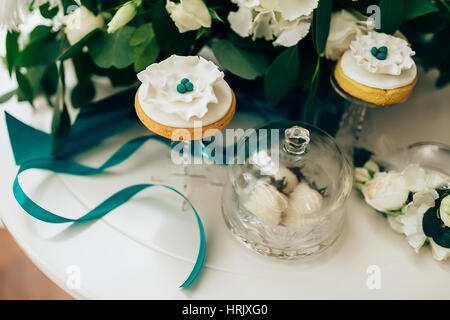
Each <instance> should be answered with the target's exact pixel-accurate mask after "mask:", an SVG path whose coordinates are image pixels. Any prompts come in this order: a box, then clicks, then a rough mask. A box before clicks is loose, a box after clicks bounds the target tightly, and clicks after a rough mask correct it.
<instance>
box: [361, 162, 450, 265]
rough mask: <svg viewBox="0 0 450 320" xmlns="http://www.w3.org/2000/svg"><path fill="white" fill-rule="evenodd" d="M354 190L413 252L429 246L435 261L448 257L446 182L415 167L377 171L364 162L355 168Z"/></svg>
mask: <svg viewBox="0 0 450 320" xmlns="http://www.w3.org/2000/svg"><path fill="white" fill-rule="evenodd" d="M355 186H356V188H357V189H358V190H360V191H361V193H362V194H363V196H364V200H365V201H366V203H367V204H368V205H369V206H371V207H372V208H374V209H375V210H376V211H378V212H380V213H381V214H383V215H384V216H385V217H386V218H387V220H388V222H389V225H390V226H391V228H392V229H393V230H395V231H396V232H398V233H401V234H403V235H405V236H406V240H407V241H408V243H409V244H410V245H411V247H413V248H414V250H415V251H416V252H419V249H420V248H421V247H422V246H424V245H425V244H429V245H430V246H431V249H432V254H433V257H434V258H435V259H436V260H438V261H443V260H446V259H448V258H449V257H450V179H449V177H448V176H445V175H443V174H440V173H438V172H432V171H427V170H425V169H424V168H422V167H421V166H419V165H417V164H410V165H408V166H407V167H406V168H405V169H404V170H403V171H401V172H400V171H395V170H391V171H380V167H379V165H378V164H377V163H376V162H374V161H373V160H368V161H367V162H365V163H364V165H363V166H362V167H357V168H355Z"/></svg>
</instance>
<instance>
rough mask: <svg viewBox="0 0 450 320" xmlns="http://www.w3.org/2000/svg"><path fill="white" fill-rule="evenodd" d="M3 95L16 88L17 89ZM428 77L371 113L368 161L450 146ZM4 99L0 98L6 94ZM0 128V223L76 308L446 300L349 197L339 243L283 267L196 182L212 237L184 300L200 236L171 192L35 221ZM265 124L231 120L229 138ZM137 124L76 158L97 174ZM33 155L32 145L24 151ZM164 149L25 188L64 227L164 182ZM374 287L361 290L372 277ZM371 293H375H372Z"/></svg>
mask: <svg viewBox="0 0 450 320" xmlns="http://www.w3.org/2000/svg"><path fill="white" fill-rule="evenodd" d="M5 79H6V75H5V73H4V72H3V73H2V74H1V77H0V80H2V83H5V84H7V85H6V87H4V88H5V91H6V90H7V88H8V86H9V87H13V86H14V84H13V83H12V82H8V81H9V80H5ZM433 79H434V76H433V75H426V76H422V77H421V78H420V81H419V84H418V87H417V90H416V91H415V93H414V96H413V97H412V98H411V99H410V100H409V101H408V102H407V103H405V104H402V105H398V106H395V107H394V108H391V109H388V110H382V111H371V112H370V113H369V115H368V118H367V120H366V124H365V128H364V132H363V137H362V141H363V144H364V145H365V146H367V147H368V148H370V149H372V150H375V151H376V150H377V148H384V147H385V146H386V145H385V144H383V143H379V142H377V141H379V140H378V139H379V137H380V135H384V136H385V137H386V138H387V139H384V140H383V141H389V142H390V143H392V141H394V142H395V143H396V145H397V146H407V145H409V144H410V143H413V142H417V141H438V142H443V143H447V144H448V143H450V125H449V123H450V109H449V108H448V107H449V105H448V101H450V87H448V88H446V89H444V90H440V91H438V90H436V89H434V87H433V83H432V80H433ZM2 91H3V90H2ZM2 108H6V109H7V110H8V111H9V112H11V113H12V114H13V115H15V116H17V117H19V118H21V119H23V120H24V121H27V122H29V123H32V124H33V125H34V126H36V127H38V128H41V129H48V127H49V119H50V114H49V112H48V110H47V111H46V110H40V111H37V112H32V111H31V110H30V108H29V107H27V106H26V104H25V105H18V104H17V102H15V101H10V102H8V103H7V104H6V107H2ZM0 122H1V123H2V125H1V126H0V130H1V133H0V150H2V157H0V170H1V177H2V179H1V181H0V201H1V203H2V206H1V207H0V215H1V218H2V220H3V223H4V225H5V226H6V228H7V229H8V230H9V232H10V233H11V234H12V236H13V237H14V238H15V239H16V241H17V243H18V244H19V245H20V247H21V248H22V250H23V251H24V252H25V253H26V254H27V255H28V256H29V257H30V259H31V260H32V261H33V262H34V263H35V264H36V265H37V266H38V267H39V268H40V269H41V270H42V271H43V272H44V273H45V274H46V275H47V276H48V277H49V278H50V279H52V280H53V281H54V282H55V283H56V284H58V285H59V286H60V287H61V288H63V289H64V290H65V291H67V292H68V293H69V294H71V295H72V296H73V297H75V298H80V299H349V298H354V299H397V298H402V299H416V298H417V299H418V298H424V299H429V298H446V299H448V298H450V289H449V288H450V277H449V276H448V275H449V271H450V262H444V263H439V262H436V261H434V260H433V259H432V257H431V252H430V249H429V248H426V247H424V248H422V249H421V251H420V253H419V254H416V253H415V252H414V250H413V249H412V248H411V247H410V246H409V245H408V243H407V241H406V240H405V239H404V237H402V236H401V235H398V234H396V233H395V232H394V231H392V230H391V229H390V228H389V226H388V224H387V221H386V219H384V218H383V217H382V216H381V215H379V214H377V213H375V212H374V211H373V210H371V209H370V208H369V207H367V206H366V205H365V203H364V201H363V200H362V199H361V197H360V196H359V194H357V193H356V192H353V194H352V197H351V199H350V201H349V204H348V210H347V211H348V214H347V218H346V224H345V228H344V232H343V234H342V236H341V237H340V238H339V240H338V241H337V243H336V244H335V245H334V246H333V247H332V248H331V249H330V250H329V251H327V252H325V253H324V254H323V255H321V256H318V257H316V258H314V259H308V260H306V261H304V260H299V261H293V262H283V261H278V260H275V259H272V258H267V257H262V256H259V255H257V254H255V253H253V252H251V251H250V250H248V249H246V248H244V247H242V246H241V245H240V244H239V243H238V242H237V241H235V240H234V238H233V237H232V236H231V234H230V233H229V232H228V230H227V228H226V227H225V224H224V222H223V218H222V213H221V209H220V204H221V187H220V186H213V185H209V186H206V185H205V180H203V179H198V181H196V179H193V181H192V185H191V186H192V187H195V188H196V192H195V193H194V194H193V195H192V202H193V203H194V205H195V206H196V208H197V209H198V211H199V214H200V215H201V217H202V219H203V222H204V225H205V229H206V233H207V252H206V260H205V265H204V268H203V270H202V271H201V273H200V275H199V277H198V279H197V280H196V281H195V283H194V284H193V285H192V286H191V287H190V288H188V289H180V288H178V287H179V285H180V284H181V283H182V282H183V281H184V280H185V278H186V277H187V276H188V274H189V272H190V270H191V268H192V267H193V264H194V258H195V254H196V252H197V250H198V231H197V227H196V224H195V220H194V216H193V214H192V213H191V212H182V211H181V210H180V200H179V199H178V198H176V196H175V195H174V194H173V193H170V192H169V191H163V190H157V189H150V190H148V191H145V192H142V194H140V195H138V196H137V197H136V198H134V199H133V200H131V201H129V203H127V204H126V205H124V206H122V207H120V208H118V209H117V210H115V211H114V212H113V213H110V214H109V215H108V216H106V217H104V218H103V219H101V220H98V221H95V222H91V223H85V224H78V225H70V224H64V225H54V224H47V223H44V222H41V221H37V220H36V219H34V218H33V217H31V216H29V215H28V214H27V213H26V212H24V211H23V210H22V209H21V207H20V206H19V205H18V204H17V203H16V201H15V199H14V197H13V194H12V182H13V179H14V177H15V175H16V172H17V169H18V168H17V167H16V166H15V164H14V161H13V156H12V152H11V148H10V145H9V140H8V136H7V132H6V128H5V125H4V115H3V112H2V115H1V119H0ZM244 122H245V123H246V125H247V126H248V125H249V124H256V123H260V120H258V119H255V118H251V117H250V116H249V115H244V114H238V115H237V117H236V118H235V122H234V124H233V126H240V125H241V124H242V123H244ZM147 133H148V132H147V131H146V130H145V129H144V128H143V127H141V126H139V125H138V124H130V125H129V126H128V127H127V128H126V129H125V130H124V131H123V132H121V133H120V134H119V135H116V136H114V137H112V138H109V139H107V140H105V141H104V142H102V143H101V144H100V145H99V146H98V147H96V148H93V149H92V150H89V151H87V152H84V153H81V154H79V155H77V156H76V158H75V160H77V161H79V162H82V163H84V164H88V165H99V164H100V163H102V161H104V160H105V159H106V158H107V157H108V156H109V155H110V154H112V153H113V152H114V151H115V150H116V149H117V148H118V147H119V146H120V145H121V144H122V143H124V142H125V141H127V140H128V139H129V138H132V137H135V136H139V135H143V134H147ZM30 143H32V141H30ZM165 148H166V147H164V146H162V145H160V144H159V143H157V142H148V143H147V144H146V145H145V146H144V147H143V148H142V149H141V150H139V151H138V152H137V154H136V155H135V156H134V157H133V158H131V159H130V160H129V161H127V162H125V163H124V164H121V165H119V166H118V167H116V168H114V169H112V170H111V172H110V173H107V174H102V175H98V176H94V177H88V178H86V177H85V178H81V177H71V176H64V175H57V174H53V173H47V172H42V171H37V170H31V171H30V172H27V173H24V174H23V175H22V176H21V183H22V185H23V187H24V189H25V191H26V192H27V193H28V194H29V195H30V197H31V198H32V199H33V200H34V201H36V202H38V203H39V204H40V205H41V206H43V207H45V208H47V209H50V210H51V211H53V212H56V213H58V214H60V215H64V216H67V217H79V216H81V215H82V214H83V213H84V212H87V211H88V210H89V209H92V208H93V207H94V206H96V205H97V204H99V203H100V202H101V201H103V200H104V199H105V198H106V197H108V196H109V195H111V194H112V193H113V192H115V191H117V190H119V189H120V188H122V187H125V186H128V185H130V184H134V183H145V182H148V181H149V178H150V177H151V176H152V175H154V174H157V172H158V171H159V170H162V168H161V166H162V165H163V163H164V157H166V156H167V150H166V149H165ZM371 266H377V267H378V268H379V269H378V268H377V267H376V268H375V270H379V271H380V276H381V278H380V280H381V282H380V283H381V287H380V288H378V289H377V288H373V287H372V286H370V285H369V286H368V285H367V282H368V279H369V280H370V277H371V276H373V274H371V272H372V271H371V270H373V268H372V267H371ZM369 282H370V281H369Z"/></svg>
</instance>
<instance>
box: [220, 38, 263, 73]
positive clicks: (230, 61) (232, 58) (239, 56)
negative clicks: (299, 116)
mask: <svg viewBox="0 0 450 320" xmlns="http://www.w3.org/2000/svg"><path fill="white" fill-rule="evenodd" d="M212 49H213V51H214V55H215V56H216V58H217V60H219V63H220V64H221V65H222V67H224V68H225V69H227V70H228V71H230V72H231V73H233V74H235V75H237V76H239V77H241V78H244V79H247V80H253V79H255V78H257V77H259V76H261V75H263V74H264V72H265V71H266V69H267V67H268V65H269V61H268V59H267V57H266V55H265V54H264V53H262V52H256V51H249V50H245V49H242V48H239V47H237V46H235V45H234V44H233V43H231V42H230V41H229V40H226V39H223V40H216V41H214V42H213V45H212Z"/></svg>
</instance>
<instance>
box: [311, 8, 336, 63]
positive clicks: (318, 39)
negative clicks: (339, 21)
mask: <svg viewBox="0 0 450 320" xmlns="http://www.w3.org/2000/svg"><path fill="white" fill-rule="evenodd" d="M332 10H333V2H332V0H320V1H319V6H318V7H317V10H316V11H315V12H314V24H313V37H314V46H315V48H316V50H317V53H319V54H321V53H323V52H324V51H325V47H326V44H327V39H328V34H329V32H330V21H331V13H332Z"/></svg>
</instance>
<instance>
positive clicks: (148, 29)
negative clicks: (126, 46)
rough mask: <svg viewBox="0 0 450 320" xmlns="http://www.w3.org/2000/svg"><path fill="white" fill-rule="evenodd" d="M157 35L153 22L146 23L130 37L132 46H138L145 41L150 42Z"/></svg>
mask: <svg viewBox="0 0 450 320" xmlns="http://www.w3.org/2000/svg"><path fill="white" fill-rule="evenodd" d="M154 37H155V32H154V31H153V25H152V24H151V23H144V24H143V25H141V26H140V27H139V28H137V29H136V31H135V32H134V33H133V35H132V36H131V39H130V46H132V47H136V46H139V45H142V44H145V43H149V42H150V41H152V40H153V38H154Z"/></svg>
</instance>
